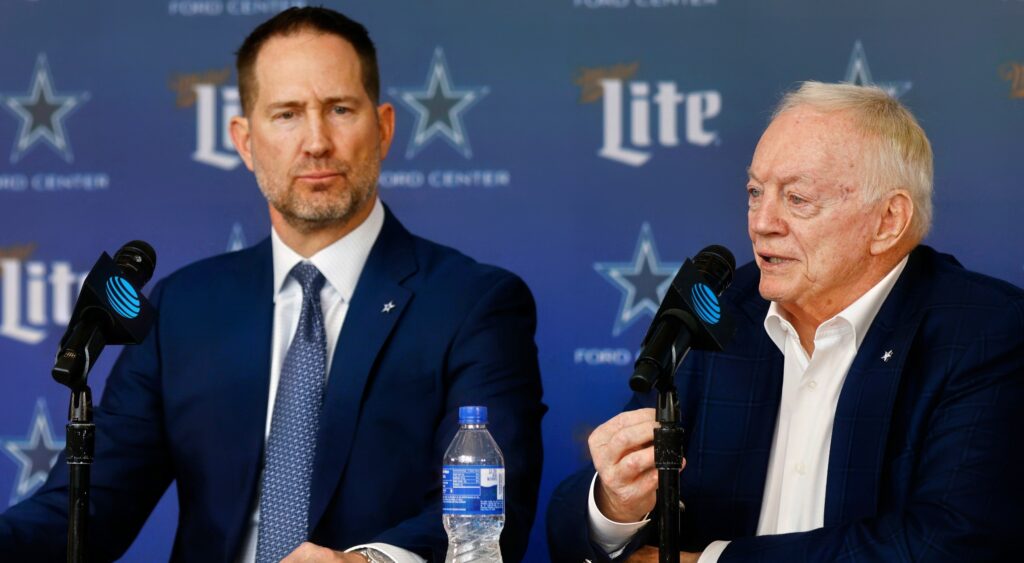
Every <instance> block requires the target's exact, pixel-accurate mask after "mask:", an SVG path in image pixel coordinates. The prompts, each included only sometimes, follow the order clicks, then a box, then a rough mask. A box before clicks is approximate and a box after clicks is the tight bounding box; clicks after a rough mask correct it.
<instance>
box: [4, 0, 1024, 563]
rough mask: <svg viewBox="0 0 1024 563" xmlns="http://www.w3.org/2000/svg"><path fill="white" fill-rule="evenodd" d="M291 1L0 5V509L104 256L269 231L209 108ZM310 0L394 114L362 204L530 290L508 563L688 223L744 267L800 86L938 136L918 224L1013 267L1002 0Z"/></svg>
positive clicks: (605, 404) (1007, 6)
mask: <svg viewBox="0 0 1024 563" xmlns="http://www.w3.org/2000/svg"><path fill="white" fill-rule="evenodd" d="M301 4H303V2H292V1H286V0H149V1H146V2H139V1H137V0H134V1H133V0H116V1H115V0H106V1H100V2H66V1H64V2H59V1H56V0H36V1H32V0H0V451H2V452H3V453H2V455H0V502H3V500H4V498H5V499H6V501H8V502H10V503H13V502H16V501H17V500H19V499H20V498H23V497H25V496H26V495H28V494H30V493H31V492H32V491H33V490H34V489H35V488H36V487H37V486H38V485H39V483H41V481H42V479H43V478H44V477H45V475H46V472H47V471H48V469H49V466H50V464H51V463H52V461H53V458H54V456H55V455H56V452H57V451H58V450H59V449H60V448H61V447H62V446H63V439H64V431H63V424H64V421H65V420H66V417H65V412H66V409H67V398H68V395H67V392H66V391H65V389H63V388H62V387H60V386H59V385H57V384H56V383H54V382H53V381H52V380H51V379H50V377H49V374H48V372H49V368H50V366H51V365H52V360H53V354H54V352H55V351H56V346H57V342H58V339H59V338H60V335H61V334H62V332H63V329H64V325H65V324H66V322H67V320H68V317H69V313H70V310H71V307H72V305H73V300H74V296H75V295H76V294H77V288H78V283H79V282H80V279H81V276H82V275H83V274H84V273H85V272H87V270H88V269H89V268H90V267H91V265H92V263H93V262H94V261H95V259H96V257H97V255H98V253H99V252H100V251H102V250H106V251H108V252H113V251H114V250H116V249H117V248H118V247H119V246H120V245H121V244H123V243H124V242H126V241H128V240H130V239H134V238H141V239H144V240H147V241H149V242H150V243H152V245H153V246H154V247H155V248H156V249H157V251H158V254H159V265H158V268H157V274H156V276H157V277H162V276H165V275H167V274H169V273H170V272H172V271H174V270H175V269H177V268H178V267H180V266H182V265H184V264H186V263H189V262H192V261H194V260H196V259H198V258H202V257H204V256H209V255H212V254H215V253H220V252H225V251H228V250H234V249H237V248H240V247H244V246H246V245H249V244H253V243H255V242H257V241H259V240H260V239H262V238H263V237H265V236H266V235H267V234H268V232H269V222H268V220H267V217H266V205H265V203H264V201H263V200H262V198H261V196H260V194H259V191H258V190H257V188H256V185H255V181H254V180H253V178H252V176H251V174H250V173H249V172H248V171H247V170H246V169H245V167H244V166H242V165H241V164H240V161H239V159H238V157H237V155H235V153H234V151H233V149H232V148H231V146H230V142H229V141H228V139H227V135H226V133H227V131H226V128H225V126H224V124H225V122H226V121H227V119H228V118H229V117H230V116H231V115H232V114H234V113H235V112H238V109H239V103H238V98H237V91H236V89H235V83H236V82H235V80H236V79H235V75H234V71H233V52H234V51H235V49H237V47H238V46H239V44H240V43H241V41H242V39H243V37H244V36H245V35H246V34H247V32H248V31H250V30H251V29H252V28H253V27H254V26H255V25H256V24H258V23H259V22H261V21H263V20H264V19H266V18H268V17H270V16H271V15H272V14H273V13H276V12H277V11H279V10H281V9H283V8H285V7H288V6H289V5H301ZM327 4H328V5H330V6H332V7H335V8H338V9H340V10H342V11H344V12H346V13H348V14H349V15H351V16H352V17H354V18H356V19H358V20H360V21H362V22H363V23H365V24H366V25H367V27H368V28H369V29H370V31H371V33H372V35H373V37H374V38H375V40H376V41H377V44H378V48H379V53H380V66H381V72H382V82H383V84H382V98H383V100H384V101H387V102H390V103H393V104H394V105H395V106H396V108H397V116H398V127H397V132H396V137H395V144H394V146H393V149H392V153H391V155H390V156H389V157H388V159H387V161H386V162H385V166H384V172H383V174H382V178H381V193H382V198H383V200H384V201H385V202H386V203H387V204H389V205H390V206H391V208H392V209H393V210H394V211H395V213H396V214H397V215H398V217H400V218H401V219H402V220H403V221H404V222H405V223H406V225H407V226H409V227H410V229H411V230H413V231H414V232H416V233H418V234H421V235H424V236H426V237H428V238H432V239H434V240H437V241H440V242H442V243H446V244H450V245H453V246H456V247H458V248H460V249H461V250H463V251H464V252H466V253H468V254H469V255H471V256H474V257H475V258H477V259H479V260H481V261H485V262H491V263H495V264H499V265H501V266H504V267H506V268H508V269H511V270H513V271H515V272H517V273H518V274H520V275H521V276H522V277H523V278H524V279H525V280H526V281H527V283H528V284H529V285H530V287H531V288H532V289H533V291H534V294H535V295H536V298H537V302H538V306H539V316H540V318H539V321H540V323H539V328H538V335H537V340H538V345H539V347H540V355H541V367H542V370H543V375H544V385H545V391H546V392H545V401H546V402H547V404H548V405H550V407H551V411H550V413H549V414H548V416H547V418H546V419H545V421H544V440H545V446H546V451H547V459H546V463H545V467H544V481H543V484H542V487H541V513H540V514H539V515H538V522H537V524H536V527H535V529H534V533H533V536H532V542H531V546H530V552H529V556H530V560H536V561H543V560H545V559H546V558H547V552H546V546H545V542H544V534H543V530H544V528H543V525H544V518H543V509H544V507H545V506H546V503H547V498H548V496H549V495H550V493H551V491H552V489H553V488H554V486H555V485H556V484H557V482H558V481H559V480H560V479H561V478H562V477H564V476H565V475H567V474H568V473H569V472H570V471H572V470H574V469H576V468H578V467H579V466H580V464H581V463H584V462H585V455H586V454H585V438H586V435H587V434H588V433H589V431H590V429H591V428H592V427H593V425H595V424H597V423H599V422H600V421H602V420H604V419H606V418H607V417H609V416H610V415H612V414H613V413H615V412H617V411H618V410H619V409H620V407H621V405H622V404H624V402H625V400H626V399H627V395H628V387H627V384H626V378H627V376H628V372H629V367H627V366H628V365H629V364H631V362H632V354H633V353H634V351H635V349H636V348H637V346H638V344H639V341H640V339H641V338H642V336H643V333H644V331H645V330H646V327H647V325H648V324H649V322H650V320H651V317H652V313H653V312H654V310H655V308H656V305H657V303H658V301H659V300H660V296H661V294H662V291H663V290H664V289H665V287H666V284H667V282H668V280H669V279H670V278H671V276H672V275H673V274H674V272H675V269H676V268H677V267H678V266H679V264H680V263H681V262H682V260H683V259H684V258H685V257H687V256H690V255H692V254H693V253H694V252H696V251H697V250H699V249H700V248H702V247H703V246H705V245H707V244H709V243H720V244H724V245H726V246H728V247H730V248H732V249H733V250H734V252H735V253H736V255H737V259H738V260H739V261H741V262H745V261H747V260H749V259H750V258H751V252H750V249H749V248H750V247H749V242H748V240H747V236H746V225H745V205H746V204H745V201H746V198H745V193H744V185H745V180H746V174H745V168H746V166H747V165H748V164H749V162H750V155H751V153H752V151H753V148H754V146H755V144H756V142H757V139H758V136H759V134H760V132H761V130H762V129H763V127H764V126H765V124H766V120H767V117H768V114H769V113H770V110H771V108H772V106H773V105H774V103H775V102H776V101H777V100H778V98H779V95H780V93H781V92H782V91H784V90H786V89H789V88H791V87H792V86H793V85H794V84H795V83H797V82H798V81H801V80H807V79H815V80H823V81H839V80H847V81H852V82H855V83H874V84H878V85H880V86H882V87H884V88H886V89H888V90H889V91H891V92H892V93H894V94H895V95H898V96H899V97H900V99H901V100H903V101H904V102H905V103H906V104H908V105H909V106H910V107H911V109H912V110H913V111H914V112H915V113H916V114H917V116H918V117H919V119H920V121H921V123H922V125H923V126H924V128H925V130H926V131H927V132H928V134H929V136H930V138H931V139H932V142H933V147H934V150H935V162H936V170H935V179H936V181H935V200H936V213H935V216H936V220H935V229H934V231H933V234H932V235H931V236H930V237H929V240H928V242H929V243H930V244H932V245H934V246H936V247H938V248H940V249H942V250H945V251H948V252H952V253H954V254H955V255H957V256H958V257H959V258H960V260H961V261H962V262H963V263H964V264H965V265H967V266H968V267H970V268H973V269H977V270H980V271H983V272H986V273H989V274H991V275H994V276H997V277H1001V278H1004V279H1007V280H1009V281H1011V282H1013V283H1015V284H1018V285H1021V284H1022V283H1024V249H1022V248H1021V247H1020V245H1019V244H1018V241H1020V240H1021V238H1022V234H1024V225H1022V224H1021V222H1020V221H1019V214H1020V209H1021V204H1022V203H1024V194H1022V192H1021V190H1020V178H1021V177H1022V173H1024V164H1022V159H1021V156H1022V154H1021V153H1022V151H1021V149H1022V146H1024V145H1022V141H1021V134H1022V131H1024V42H1022V40H1021V35H1020V29H1021V23H1022V21H1024V20H1022V16H1024V1H1022V0H971V1H965V0H904V1H902V2H893V1H892V0H865V1H861V2H848V1H841V0H829V1H821V0H775V1H770V0H759V1H758V0H491V1H481V0H430V1H427V0H408V1H397V0H396V1H376V2H368V1H363V2H356V1H349V2H327ZM116 354H117V350H108V351H107V352H105V353H104V356H103V357H102V360H101V362H100V364H99V365H98V367H97V368H96V370H95V371H94V375H93V377H92V379H91V382H92V383H93V385H94V390H95V391H96V392H101V391H102V387H103V382H104V379H105V377H106V374H107V371H108V369H109V366H110V364H111V362H112V360H113V358H114V357H115V356H116ZM57 470H59V471H64V470H65V468H63V467H59V468H57ZM8 491H9V492H8ZM4 495H6V497H4ZM175 518H176V507H175V502H174V494H173V490H172V492H170V493H169V494H168V495H167V496H166V497H165V498H164V500H163V501H162V503H161V505H160V507H159V508H158V510H157V511H156V513H155V514H154V516H153V517H152V518H151V520H150V522H149V523H148V524H147V526H146V528H145V530H144V531H143V532H142V535H141V536H140V537H139V539H138V541H136V543H135V545H134V546H133V547H132V549H131V551H130V552H129V554H128V555H127V556H126V557H125V560H126V561H151V560H161V559H166V557H167V556H168V555H169V551H170V543H171V537H172V534H173V529H174V523H175Z"/></svg>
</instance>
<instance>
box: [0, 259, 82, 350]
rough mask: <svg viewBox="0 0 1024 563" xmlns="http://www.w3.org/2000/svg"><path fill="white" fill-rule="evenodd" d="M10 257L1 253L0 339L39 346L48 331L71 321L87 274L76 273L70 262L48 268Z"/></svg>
mask: <svg viewBox="0 0 1024 563" xmlns="http://www.w3.org/2000/svg"><path fill="white" fill-rule="evenodd" d="M10 254H15V253H7V252H4V253H0V336H3V337H6V338H10V339H11V340H16V341H18V342H22V343H24V344H39V343H40V342H42V341H43V340H45V339H46V337H47V335H48V334H49V332H48V330H47V329H48V328H49V327H51V326H65V325H67V324H68V322H69V321H70V320H71V312H72V307H73V306H74V301H75V297H76V296H77V295H78V293H79V292H80V291H81V289H82V284H83V283H85V277H86V276H87V275H88V273H87V272H86V273H76V272H74V271H73V270H72V269H71V263H70V262H64V261H55V262H51V263H49V264H47V263H46V262H41V261H35V260H24V259H22V258H20V257H12V256H10ZM5 255H6V256H5Z"/></svg>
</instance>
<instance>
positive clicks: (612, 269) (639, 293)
mask: <svg viewBox="0 0 1024 563" xmlns="http://www.w3.org/2000/svg"><path fill="white" fill-rule="evenodd" d="M682 265H683V264H682V262H662V261H661V259H660V258H659V257H658V247H657V246H655V244H654V234H653V232H652V231H651V226H650V225H649V224H648V223H644V224H643V226H642V227H641V228H640V238H638V239H637V241H636V250H634V251H633V258H632V260H630V261H629V262H598V263H596V264H594V269H595V270H597V273H599V274H601V276H603V277H604V278H605V279H606V280H608V281H609V282H610V283H611V284H612V285H614V286H615V287H616V288H618V289H619V291H621V292H622V301H621V302H620V303H619V313H618V315H617V316H616V317H615V326H613V327H612V336H618V335H620V334H622V332H623V331H624V330H626V329H627V328H629V327H630V326H631V325H632V324H633V323H635V322H636V321H637V319H639V318H641V317H644V316H647V315H649V316H650V317H651V318H652V319H653V318H654V315H655V313H657V312H658V306H659V305H660V304H661V301H662V300H663V299H664V298H665V293H666V292H667V291H668V288H669V286H670V285H672V279H673V278H674V277H675V275H676V272H677V271H679V268H680V267H681V266H682Z"/></svg>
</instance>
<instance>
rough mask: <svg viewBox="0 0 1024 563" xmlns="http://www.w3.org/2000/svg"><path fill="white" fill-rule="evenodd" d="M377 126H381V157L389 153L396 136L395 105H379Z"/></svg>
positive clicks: (382, 158)
mask: <svg viewBox="0 0 1024 563" xmlns="http://www.w3.org/2000/svg"><path fill="white" fill-rule="evenodd" d="M377 126H378V127H379V128H380V159H381V160H384V157H386V156H387V155H388V149H390V148H391V140H392V139H393V138H394V137H395V107H394V106H392V105H391V104H381V105H379V106H377Z"/></svg>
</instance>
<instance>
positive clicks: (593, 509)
mask: <svg viewBox="0 0 1024 563" xmlns="http://www.w3.org/2000/svg"><path fill="white" fill-rule="evenodd" d="M596 483H597V473H596V472H595V473H594V478H593V479H592V480H591V481H590V498H589V501H588V503H587V506H588V507H589V508H588V510H587V513H588V516H589V517H588V520H589V524H590V537H591V539H593V540H594V543H596V544H597V545H598V546H600V547H601V549H603V550H604V551H605V553H607V554H608V556H609V557H611V558H612V559H615V558H616V557H618V556H619V554H620V553H621V552H622V549H623V548H625V547H626V544H627V543H629V540H630V539H632V538H633V536H635V535H636V533H637V532H639V531H640V529H641V528H643V527H644V526H646V525H647V523H648V522H650V521H651V520H650V519H649V518H647V517H646V516H644V519H643V520H641V521H640V522H631V523H622V522H614V521H612V520H609V519H608V518H606V517H605V515H604V514H601V509H600V508H598V507H597V501H596V500H595V499H594V485H595V484H596ZM723 549H724V548H723ZM701 563H703V562H701Z"/></svg>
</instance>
